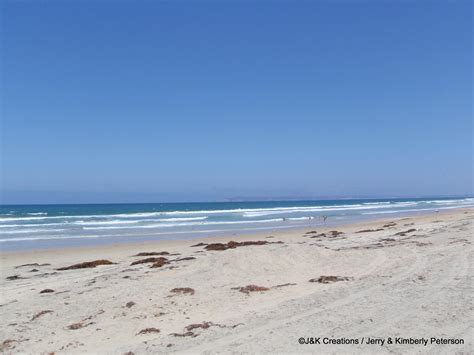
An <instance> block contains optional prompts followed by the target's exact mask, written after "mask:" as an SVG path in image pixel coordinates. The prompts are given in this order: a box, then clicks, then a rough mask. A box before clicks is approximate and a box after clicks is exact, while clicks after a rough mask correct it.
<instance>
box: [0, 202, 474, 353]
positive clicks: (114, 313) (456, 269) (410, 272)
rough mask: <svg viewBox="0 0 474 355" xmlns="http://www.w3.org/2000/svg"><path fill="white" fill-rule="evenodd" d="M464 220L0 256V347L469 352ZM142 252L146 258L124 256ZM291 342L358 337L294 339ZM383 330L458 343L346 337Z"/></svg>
mask: <svg viewBox="0 0 474 355" xmlns="http://www.w3.org/2000/svg"><path fill="white" fill-rule="evenodd" d="M473 221H474V209H473V208H469V209H456V210H451V211H444V212H439V213H432V214H427V215H423V216H419V215H418V216H412V217H401V218H383V219H376V220H371V221H370V222H367V221H364V222H359V223H353V224H349V225H339V226H332V225H331V226H326V227H324V228H304V229H298V230H291V231H278V232H275V233H271V234H270V233H268V232H261V233H256V234H251V235H239V236H221V237H210V238H196V239H193V240H179V241H156V242H152V243H139V244H120V245H112V246H110V245H109V246H102V247H87V248H81V249H77V248H67V249H63V250H42V251H30V252H20V253H10V254H8V255H6V254H1V255H0V260H1V262H0V277H1V278H0V287H1V290H2V298H1V301H0V308H1V310H2V319H3V322H2V324H1V325H0V334H1V335H2V338H0V347H1V350H3V351H5V352H7V353H12V354H14V353H51V352H55V353H56V354H63V353H77V354H79V353H119V354H124V353H129V352H132V353H134V354H137V355H138V354H143V353H150V352H152V353H207V352H217V353H219V352H238V353H255V352H267V353H273V352H293V353H294V352H307V351H310V352H324V353H335V352H336V353H341V352H343V353H344V352H345V353H347V352H358V353H389V352H396V353H406V352H424V353H433V352H442V353H445V352H449V353H452V352H469V351H470V349H472V346H473V343H472V341H473V340H472V336H471V325H472V316H473V310H472V294H474V292H473V285H472V269H471V267H470V265H471V260H472V257H473V256H474V255H473V249H472V231H473ZM315 231H316V232H315ZM231 240H233V241H235V242H237V243H234V244H231V245H229V244H224V243H228V242H229V241H231ZM203 242H204V243H208V244H204V245H202V244H200V243H203ZM243 242H251V243H243ZM252 242H253V243H252ZM213 243H220V244H218V245H215V244H213ZM239 243H240V244H239ZM196 244H199V246H196ZM209 244H211V246H209ZM143 252H145V253H155V254H156V256H153V258H154V259H153V260H150V261H148V260H146V259H147V258H148V257H149V256H145V255H144V256H141V257H139V256H137V254H138V253H143ZM99 260H100V261H101V263H99V264H97V265H96V264H94V265H91V266H95V267H85V268H82V267H84V265H83V264H82V263H85V262H92V261H96V262H97V261H99ZM155 262H158V266H156V265H155V264H154V263H155ZM77 264H82V265H81V268H76V267H75V266H74V267H73V268H72V269H70V268H69V267H70V266H73V265H77ZM453 300H454V302H453ZM301 337H303V338H304V339H306V338H310V337H321V339H322V338H325V337H326V338H328V339H335V340H337V339H356V340H357V339H358V340H359V343H358V344H356V343H354V342H351V345H347V344H345V343H343V342H337V341H335V342H330V343H328V344H321V345H317V346H316V345H305V344H304V343H299V342H298V339H299V338H301ZM387 337H400V338H404V339H408V338H417V339H420V338H432V337H435V338H439V339H441V338H443V339H445V338H453V339H463V343H462V344H461V343H460V342H457V343H455V344H454V343H453V344H436V343H433V344H427V345H426V346H422V347H420V346H419V345H416V344H408V343H407V344H391V345H387V344H385V345H384V346H381V345H380V344H378V345H374V344H366V343H365V342H364V343H363V344H362V343H361V341H360V340H361V339H365V340H367V339H368V338H370V339H378V338H383V339H386V338H387Z"/></svg>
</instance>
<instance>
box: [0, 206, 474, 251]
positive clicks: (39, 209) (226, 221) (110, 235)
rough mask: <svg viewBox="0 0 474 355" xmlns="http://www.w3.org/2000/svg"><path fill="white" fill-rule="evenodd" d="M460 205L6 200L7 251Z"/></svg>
mask: <svg viewBox="0 0 474 355" xmlns="http://www.w3.org/2000/svg"><path fill="white" fill-rule="evenodd" d="M459 207H474V198H430V199H427V198H425V199H422V198H419V199H378V200H374V199H370V200H319V201H268V202H213V203H154V204H149V203H147V204H91V205H29V206H27V205H24V206H20V205H9V206H7V205H2V206H0V251H11V250H31V249H44V248H59V247H74V246H87V245H89V246H90V245H92V246H93V245H101V244H117V243H127V242H134V241H147V240H164V239H166V240H170V239H192V238H200V237H206V236H215V235H233V234H238V233H249V232H254V231H264V230H268V231H272V230H277V229H285V228H298V227H317V226H319V225H324V224H326V225H327V224H340V223H348V222H352V221H355V220H360V219H370V218H374V217H382V216H386V217H387V216H394V217H396V216H403V215H408V214H418V213H426V212H430V211H436V210H445V209H453V208H459ZM323 216H324V217H323Z"/></svg>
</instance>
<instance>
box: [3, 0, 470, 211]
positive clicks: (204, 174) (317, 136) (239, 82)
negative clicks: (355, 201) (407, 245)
mask: <svg viewBox="0 0 474 355" xmlns="http://www.w3.org/2000/svg"><path fill="white" fill-rule="evenodd" d="M2 14H3V18H2V38H3V40H2V44H1V45H2V49H1V52H2V55H1V59H2V65H3V68H2V87H1V96H2V122H1V140H2V142H1V143H2V145H1V181H0V186H1V196H2V202H3V203H73V202H152V201H195V200H211V201H212V200H220V199H225V198H231V197H249V198H252V197H265V198H267V197H277V198H278V197H285V196H288V197H295V196H296V197H318V196H420V195H454V194H472V191H473V185H472V162H473V161H472V135H473V128H472V64H471V60H472V40H473V39H472V17H471V16H472V5H471V2H470V1H433V2H431V1H430V2H428V1H335V2H330V1H305V2H303V1H296V2H286V1H278V2H277V1H275V2H272V1H254V2H250V1H245V2H244V1H242V2H235V1H234V2H226V4H223V2H217V1H216V2H199V1H189V2H186V1H179V2H174V3H172V2H151V1H133V2H132V1H130V2H127V1H120V2H119V1H116V2H112V1H75V2H66V1H56V2H52V1H51V2H50V1H36V2H33V1H31V2H29V1H20V2H18V1H3V2H2Z"/></svg>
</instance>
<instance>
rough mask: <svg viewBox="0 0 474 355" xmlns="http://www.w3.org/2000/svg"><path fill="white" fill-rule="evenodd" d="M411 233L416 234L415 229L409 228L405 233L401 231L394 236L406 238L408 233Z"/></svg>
mask: <svg viewBox="0 0 474 355" xmlns="http://www.w3.org/2000/svg"><path fill="white" fill-rule="evenodd" d="M413 232H416V229H415V228H410V229H408V230H406V231H401V232H398V233H395V235H398V236H400V237H404V236H406V235H407V234H408V233H413Z"/></svg>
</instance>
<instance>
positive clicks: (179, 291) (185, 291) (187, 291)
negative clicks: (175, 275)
mask: <svg viewBox="0 0 474 355" xmlns="http://www.w3.org/2000/svg"><path fill="white" fill-rule="evenodd" d="M170 292H172V293H176V294H181V295H186V294H189V295H194V293H195V292H196V291H194V289H192V288H190V287H177V288H173V289H172V290H171V291H170Z"/></svg>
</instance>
